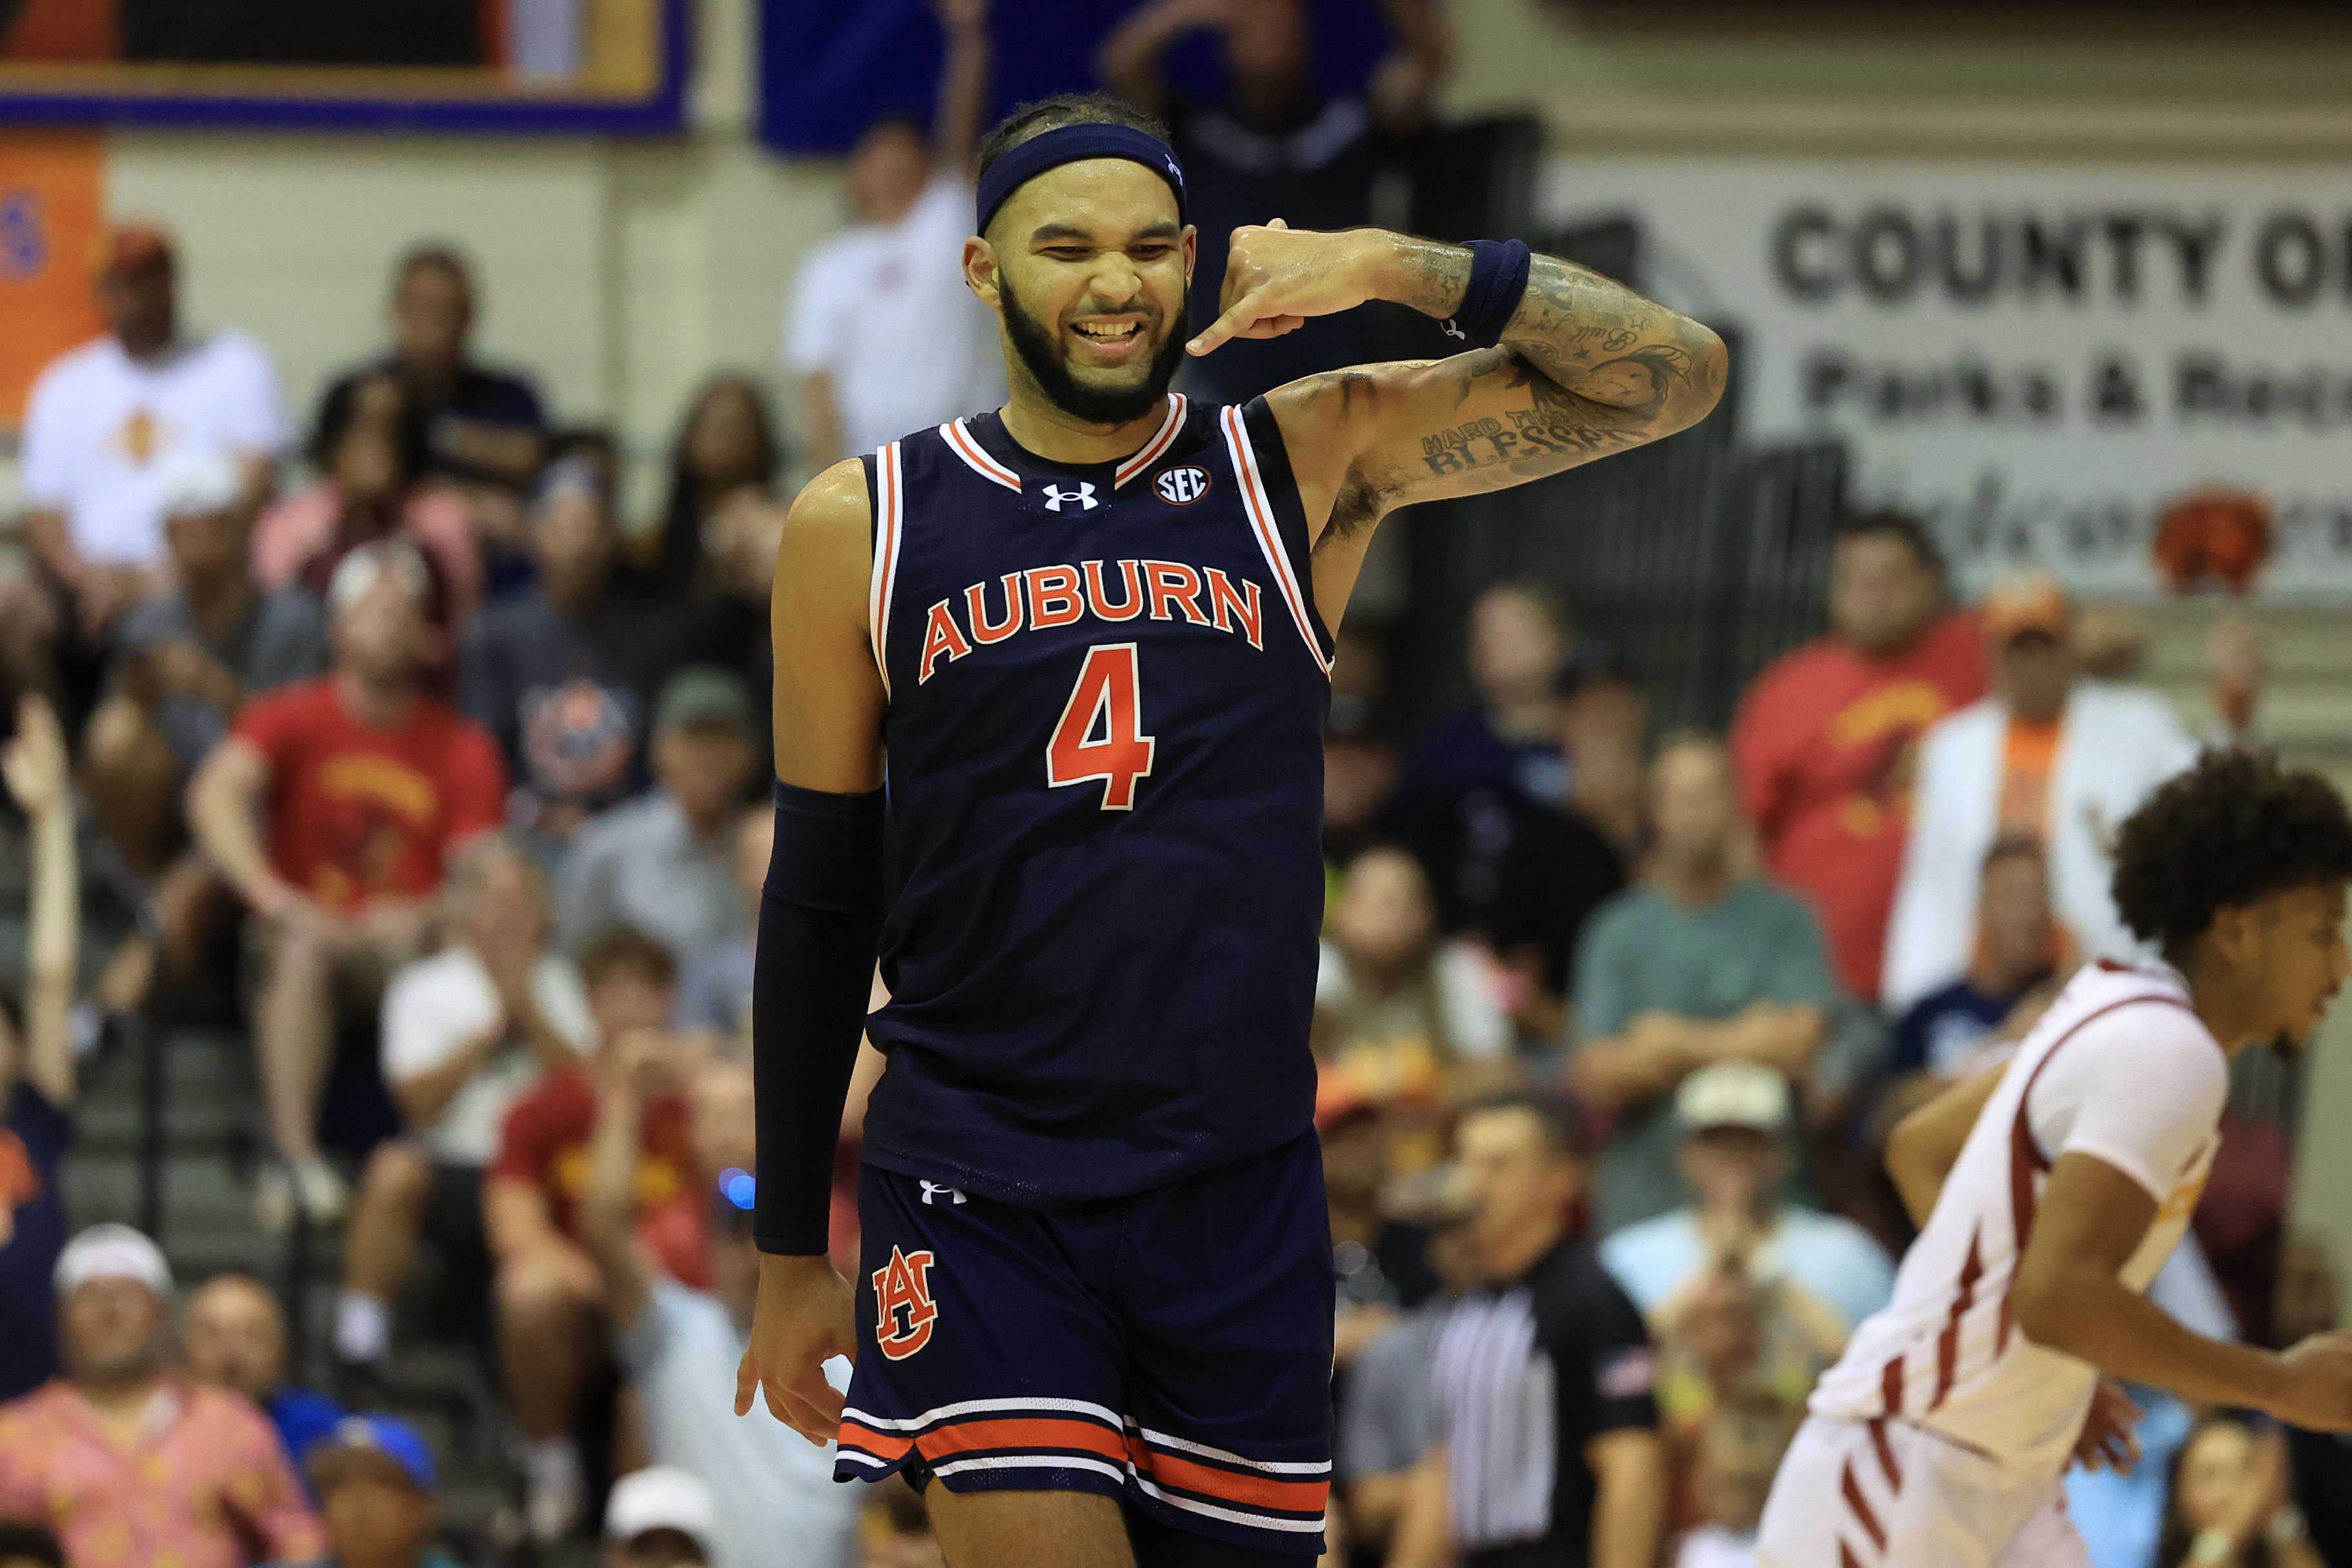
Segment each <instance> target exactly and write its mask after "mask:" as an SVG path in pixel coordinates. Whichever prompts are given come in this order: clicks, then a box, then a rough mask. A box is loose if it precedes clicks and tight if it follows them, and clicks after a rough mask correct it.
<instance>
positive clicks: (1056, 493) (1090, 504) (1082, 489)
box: [1045, 479, 1102, 512]
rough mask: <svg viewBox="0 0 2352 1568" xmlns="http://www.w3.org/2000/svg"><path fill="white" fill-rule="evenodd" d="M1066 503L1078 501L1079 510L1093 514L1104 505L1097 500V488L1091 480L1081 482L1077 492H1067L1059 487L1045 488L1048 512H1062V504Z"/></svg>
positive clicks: (1049, 486) (1050, 486)
mask: <svg viewBox="0 0 2352 1568" xmlns="http://www.w3.org/2000/svg"><path fill="white" fill-rule="evenodd" d="M1065 501H1076V503H1077V504H1078V510H1080V511H1081V512H1091V511H1093V510H1094V509H1095V508H1096V507H1099V506H1101V505H1102V503H1101V502H1100V501H1097V500H1096V499H1095V487H1094V485H1093V483H1092V482H1091V481H1089V480H1086V479H1081V480H1079V481H1078V487H1077V488H1076V489H1075V490H1065V489H1063V488H1062V487H1061V486H1059V485H1048V486H1045V509H1046V510H1047V511H1049V512H1058V511H1060V510H1061V509H1062V503H1063V502H1065Z"/></svg>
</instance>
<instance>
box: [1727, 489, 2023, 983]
mask: <svg viewBox="0 0 2352 1568" xmlns="http://www.w3.org/2000/svg"><path fill="white" fill-rule="evenodd" d="M1829 612H1830V630H1829V632H1828V633H1827V634H1826V635H1824V636H1821V637H1817V638H1815V639H1813V640H1812V641H1811V642H1810V643H1805V644H1804V645H1803V646H1802V647H1800V648H1797V649H1794V650H1792V651H1791V652H1790V653H1784V654H1782V655H1781V656H1780V658H1779V659H1778V660H1776V661H1774V662H1773V664H1771V665H1770V666H1769V667H1768V668H1767V669H1766V670H1765V671H1764V673H1763V674H1760V675H1759V676H1757V677H1756V684H1755V685H1751V686H1750V687H1748V695H1746V696H1745V697H1743V698H1741V699H1740V704H1739V715H1738V718H1737V719H1736V720H1735V721H1734V722H1733V724H1732V729H1731V749H1732V756H1733V758H1734V760H1735V761H1736V762H1737V763H1738V768H1739V792H1740V800H1741V802H1742V804H1743V805H1744V806H1745V807H1746V809H1747V812H1748V820H1749V821H1752V822H1754V823H1755V824H1756V831H1757V833H1758V835H1759V837H1760V838H1761V839H1762V841H1763V850H1764V863H1765V865H1766V866H1767V867H1768V868H1769V870H1770V871H1771V873H1772V874H1773V875H1774V876H1776V877H1779V878H1780V880H1781V881H1782V882H1784V883H1788V885H1789V886H1790V887H1792V888H1794V889H1796V890H1797V891H1798V892H1800V893H1801V894H1804V895H1805V896H1806V897H1808V898H1810V899H1811V900H1812V903H1813V906H1814V907H1815V908H1816V909H1817V910H1819V911H1820V912H1821V917H1822V926H1823V928H1824V931H1825V934H1826V935H1827V936H1828V938H1829V944H1830V952H1831V955H1832V957H1833V958H1834V959H1835V960H1836V963H1837V972H1838V977H1839V979H1840V980H1841V981H1843V984H1844V985H1845V988H1846V989H1847V990H1848V991H1850V992H1852V993H1853V995H1854V996H1856V997H1859V998H1862V999H1863V1000H1864V1001H1872V1000H1875V999H1876V998H1877V996H1878V987H1879V964H1880V959H1881V956H1882V953H1883V949H1884V947H1885V941H1886V916H1887V912H1888V910H1889V909H1890V908H1892V907H1893V905H1894V903H1895V881H1896V879H1897V877H1899V876H1900V875H1901V873H1902V870H1903V836H1904V826H1905V820H1906V813H1907V811H1908V809H1909V800H1910V793H1911V780H1912V775H1913V773H1914V771H1915V769H1916V765H1917V748H1918V742H1919V737H1921V736H1922V735H1924V734H1925V733H1926V732H1927V727H1928V726H1930V725H1932V724H1934V723H1935V722H1936V721H1937V719H1939V718H1942V717H1943V716H1945V715H1946V714H1948V713H1950V712H1951V711H1952V710H1953V709H1955V708H1958V707H1962V706H1966V705H1968V704H1969V703H1972V702H1974V701H1976V700H1977V699H1978V698H1979V697H1981V696H1982V695H1984V691H1985V671H1984V649H1983V640H1982V638H1981V636H1980V635H1979V632H1978V630H1977V622H1976V618H1975V617H1974V616H1973V615H1971V614H1969V612H1967V611H1964V610H1956V609H1954V608H1953V607H1952V604H1951V601H1950V599H1949V598H1948V595H1947V592H1946V588H1945V580H1944V562H1943V559H1942V557H1941V556H1940V555H1939V554H1938V553H1937V549H1936V547H1935V544H1934V541H1933V540H1931V539H1930V538H1928V536H1927V529H1926V528H1923V527H1922V526H1921V525H1920V524H1919V522H1918V520H1917V519H1916V518H1914V517H1909V516H1907V515H1906V514H1905V513H1901V512H1871V513H1865V514H1864V515H1863V516H1861V517H1856V518H1854V519H1853V520H1852V521H1850V522H1848V523H1847V524H1846V525H1845V526H1844V527H1843V528H1840V529H1839V530H1838V538H1837V544H1836V546H1835V547H1834V549H1832V553H1831V556H1830V584H1829Z"/></svg>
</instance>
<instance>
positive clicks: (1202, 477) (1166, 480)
mask: <svg viewBox="0 0 2352 1568" xmlns="http://www.w3.org/2000/svg"><path fill="white" fill-rule="evenodd" d="M1151 487H1152V488H1153V489H1154V490H1157V491H1159V492H1160V499H1161V500H1163V501H1165V502H1167V503H1168V504H1169V505H1170V506H1171V507H1189V506H1191V505H1192V503H1193V502H1195V501H1197V500H1199V499H1200V498H1201V497H1203V496H1205V495H1207V494H1208V493H1209V471H1208V470H1207V469H1206V468H1200V467H1194V466H1192V465H1190V464H1188V465H1185V466H1183V467H1181V468H1162V469H1161V470H1160V472H1159V473H1158V474H1156V475H1154V476H1152V480H1151Z"/></svg>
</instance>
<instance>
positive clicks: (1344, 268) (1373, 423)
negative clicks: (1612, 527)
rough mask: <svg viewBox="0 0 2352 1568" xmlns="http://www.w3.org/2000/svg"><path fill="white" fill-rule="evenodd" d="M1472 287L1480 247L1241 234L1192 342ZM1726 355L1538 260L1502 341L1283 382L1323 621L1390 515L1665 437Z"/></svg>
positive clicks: (1717, 377)
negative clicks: (1219, 310)
mask: <svg viewBox="0 0 2352 1568" xmlns="http://www.w3.org/2000/svg"><path fill="white" fill-rule="evenodd" d="M1469 284H1470V252H1469V251H1468V250H1467V249H1465V248H1464V247H1462V246H1449V245H1439V244H1437V243H1435V242H1433V241H1430V240H1421V239H1412V238H1409V237H1407V236H1405V235H1394V234H1389V233H1387V232H1385V231H1383V230H1380V229H1350V230H1348V231H1346V232H1345V233H1340V234H1315V233H1309V232H1307V231H1304V230H1293V229H1288V228H1286V227H1284V226H1282V225H1280V223H1278V222H1277V223H1276V224H1275V225H1272V226H1270V227H1266V228H1244V229H1239V230H1236V231H1235V232H1234V243H1233V253H1232V259H1231V260H1229V261H1228V262H1227V263H1226V267H1225V280H1224V294H1223V305H1224V313H1223V315H1221V316H1220V317H1219V318H1218V319H1217V320H1216V321H1215V322H1214V323H1213V324H1212V325H1211V326H1210V327H1209V329H1207V330H1206V331H1203V332H1202V333H1201V335H1200V336H1199V337H1197V338H1195V339H1193V340H1192V344H1191V348H1192V352H1194V353H1196V354H1201V353H1208V352H1210V351H1212V350H1214V348H1215V347H1216V345H1217V344H1219V343H1221V342H1223V341H1224V340H1227V339H1229V338H1271V337H1278V336H1280V335H1281V334H1282V333H1284V332H1286V331H1289V330H1291V329H1293V328H1295V327H1297V325H1298V324H1299V323H1300V322H1301V321H1303V320H1304V319H1306V318H1307V317H1309V316H1325V315H1330V314H1333V313H1335V312H1337V311H1340V310H1346V309H1349V308H1352V307H1354V306H1357V305H1360V304H1362V303H1363V302H1365V301H1366V300H1369V299H1386V300H1391V301H1392V302H1394V303H1396V304H1400V305H1408V306H1411V307H1412V308H1414V309H1416V310H1419V311H1421V312H1422V313H1423V315H1427V316H1433V317H1436V318H1437V319H1441V320H1443V319H1446V318H1449V317H1451V316H1453V315H1454V312H1455V311H1457V310H1458V309H1460V308H1461V306H1462V299H1463V294H1464V292H1465V290H1466V289H1467V288H1468V287H1469ZM1726 364H1727V361H1726V359H1725V355H1724V349H1723V341H1722V340H1721V339H1719V338H1717V336H1716V335H1715V334H1714V333H1713V332H1711V331H1709V330H1708V329H1706V327H1703V326H1701V325H1700V324H1699V323H1698V322H1696V321H1694V320H1691V319H1689V318H1688V317H1685V316H1681V315H1678V314H1676V313H1675V312H1674V311H1672V310H1669V309H1667V308H1665V307H1664V306H1663V305H1656V304H1653V303H1652V302H1651V301H1649V300H1647V299H1644V298H1642V297H1641V296H1640V295H1638V294H1635V293H1634V292H1633V290H1632V289H1630V288H1627V287H1624V286H1623V285H1622V284H1618V283H1612V282H1611V281H1610V280H1609V279H1608V278H1605V277H1601V275H1600V274H1598V273H1595V272H1591V271H1588V270H1586V269H1585V268H1583V267H1578V266H1576V265H1575V264H1574V263H1572V262H1566V261H1559V260H1557V259H1555V258H1553V257H1551V256H1537V257H1535V258H1534V263H1533V265H1532V266H1531V267H1529V269H1528V288H1527V294H1526V296H1525V298H1522V299H1521V300H1520V301H1519V306H1518V308H1517V311H1516V312H1514V313H1513V315H1512V317H1511V319H1510V324H1509V325H1508V326H1507V327H1506V328H1505V329H1504V331H1503V338H1502V341H1501V342H1499V343H1498V344H1496V346H1495V347H1494V348H1491V349H1478V350H1472V351H1470V352H1468V353H1463V354H1456V355H1454V356H1453V357H1452V358H1450V359H1444V360H1428V361H1407V362H1402V363H1396V364H1380V365H1361V366H1358V367H1356V368H1355V369H1352V370H1345V371H1332V372H1330V373H1328V374H1325V375H1320V376H1310V377H1308V378H1307V379H1306V380H1305V381H1299V382H1291V383H1290V384H1289V385H1288V386H1285V387H1280V388H1277V389H1276V391H1274V392H1272V393H1270V394H1268V396H1267V399H1266V401H1267V402H1268V404H1269V405H1270V406H1271V407H1272V408H1273V410H1274V413H1275V417H1276V421H1277V422H1278V423H1280V424H1281V426H1282V434H1283V439H1284V443H1285V444H1286V446H1287V447H1288V448H1289V451H1290V461H1291V466H1292V469H1293V471H1294V472H1295V473H1296V474H1297V477H1298V482H1299V488H1300V491H1301V493H1302V496H1303V497H1304V499H1305V500H1306V503H1307V524H1308V527H1309V528H1312V529H1313V530H1314V533H1315V538H1316V558H1317V559H1316V596H1317V599H1318V601H1320V607H1321V608H1322V610H1323V612H1324V616H1325V619H1326V621H1327V622H1331V623H1334V624H1336V623H1337V622H1338V619H1339V617H1338V614H1337V611H1338V610H1339V609H1340V608H1343V607H1344V606H1345V604H1346V601H1347V590H1348V588H1349V587H1350V586H1352V584H1353V582H1354V580H1355V569H1356V566H1357V565H1358V564H1359V563H1360V560H1361V558H1362V554H1363V548H1364V545H1365V543H1366V541H1367V540H1368V539H1369V538H1370V533H1371V529H1372V525H1373V524H1374V523H1376V522H1378V521H1379V520H1380V519H1381V517H1383V516H1385V515H1386V514H1387V513H1389V512H1391V511H1393V510H1394V509H1395V508H1397V507H1403V506H1410V505H1412V503H1413V502H1415V501H1430V500H1435V499H1437V498H1439V497H1445V496H1467V495H1474V494H1476V493H1478V492H1481V491H1486V490H1500V489H1504V488H1506V487H1507V486H1512V485H1523V484H1525V483H1527V482H1528V480H1530V479H1540V478H1542V477H1543V476H1546V475H1548V474H1557V473H1559V471H1560V470H1562V469H1564V468H1572V467H1574V466H1576V465H1578V464H1580V463H1590V462H1591V461H1592V460H1593V459H1594V458H1596V457H1605V456H1607V455H1609V454H1611V453H1612V452H1619V451H1622V450H1624V449H1625V448H1627V447H1629V446H1638V445H1640V444H1643V442H1646V441H1654V440H1656V439H1657V438H1658V437H1660V436H1662V435H1671V434H1674V433H1675V431H1678V430H1681V429H1684V428H1685V427H1686V426H1689V425H1692V424H1696V423H1698V422H1699V421H1700V420H1701V419H1703V418H1705V417H1706V413H1707V411H1708V410H1710V409H1712V408H1713V407H1714V406H1715V404H1716V400H1717V398H1719V397H1720V396H1722V393H1723V382H1724V374H1725V369H1726ZM1327 558H1328V559H1327ZM1335 599H1336V602H1334V601H1335Z"/></svg>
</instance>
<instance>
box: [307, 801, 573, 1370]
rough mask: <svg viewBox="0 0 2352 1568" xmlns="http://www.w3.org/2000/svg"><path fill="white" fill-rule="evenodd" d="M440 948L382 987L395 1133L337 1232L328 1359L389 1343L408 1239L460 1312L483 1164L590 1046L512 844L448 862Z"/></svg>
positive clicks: (472, 1266) (540, 891) (476, 1287)
mask: <svg viewBox="0 0 2352 1568" xmlns="http://www.w3.org/2000/svg"><path fill="white" fill-rule="evenodd" d="M442 916H443V919H444V921H445V922H446V927H447V930H448V936H449V940H448V946H446V947H444V948H443V949H442V950H441V951H440V952H439V953H437V954H435V955H434V956H432V957H429V958H423V959H419V960H417V961H416V962H415V963H413V964H410V965H408V966H407V967H404V968H403V969H401V970H400V971H399V972H398V973H396V974H394V976H393V977H392V980H391V983H390V984H389V985H387V986H386V987H385V988H384V993H383V1077H384V1083H385V1086H386V1087H387V1088H389V1089H390V1090H391V1091H392V1096H393V1100H394V1103H396V1104H397V1105H398V1106H399V1108H400V1113H401V1124H402V1129H403V1135H402V1136H401V1137H399V1138H395V1139H389V1140H387V1141H385V1142H383V1143H381V1144H378V1145H376V1146H375V1149H374V1151H373V1153H372V1154H371V1155H369V1156H368V1164H367V1171H366V1174H365V1176H363V1177H362V1180H361V1183H360V1195H359V1202H358V1205H357V1206H356V1207H355V1208H354V1209H353V1211H352V1224H351V1232H350V1234H349V1236H348V1237H346V1238H345V1239H344V1242H343V1289H342V1294H341V1297H340V1298H339V1299H338V1301H337V1303H336V1308H335V1354H336V1356H337V1357H338V1358H339V1359H340V1360H341V1361H342V1362H343V1363H345V1364H358V1365H373V1364H376V1363H380V1362H381V1361H383V1358H384V1356H385V1355H386V1354H388V1353H389V1352H390V1350H391V1344H392V1303H393V1299H394V1297H395V1296H396V1295H397V1294H398V1293H399V1291H400V1287H401V1285H402V1284H403V1282H404V1281H406V1279H407V1277H408V1267H409V1262H410V1260H411V1258H412V1257H413V1255H414V1254H415V1249H416V1241H417V1238H418V1237H419V1235H420V1234H421V1235H424V1236H425V1237H428V1238H429V1239H431V1241H432V1242H433V1245H434V1246H435V1248H436V1249H437V1250H438V1251H439V1253H440V1255H441V1259H442V1263H443V1267H444V1269H445V1270H446V1274H447V1276H448V1277H449V1279H450V1281H451V1283H452V1289H453V1292H454V1294H455V1295H456V1296H457V1298H458V1300H459V1301H460V1302H461V1303H462V1305H463V1308H464V1311H465V1316H466V1318H467V1322H469V1323H470V1322H475V1321H476V1320H477V1319H478V1318H479V1316H480V1315H481V1309H482V1307H483V1305H484V1304H485V1303H486V1301H487V1292H488V1287H489V1255H488V1252H487V1251H486V1250H485V1249H484V1245H483V1240H482V1172H483V1170H484V1168H485V1167H486V1166H488V1165H489V1163H490V1161H491V1160H492V1159H493V1158H494V1157H496V1155H497V1154H498V1152H499V1127H500V1126H501V1124H503V1123H504V1122H505V1120H506V1115H507V1113H508V1111H509V1110H510V1109H511V1108H512V1107H513V1106H514V1104H515V1103H516V1102H517V1101H518V1100H520V1099H521V1098H522V1097H523V1096H524V1095H525V1094H527V1093H529V1092H530V1091H531V1089H532V1087H533V1086H534V1085H536V1084H537V1083H538V1082H540V1080H541V1078H542V1077H543V1076H544V1075H546V1074H547V1073H549V1072H555V1071H562V1070H563V1069H564V1068H565V1067H568V1066H570V1065H572V1063H573V1062H575V1061H578V1060H579V1059H581V1058H582V1057H583V1056H585V1055H586V1054H587V1053H588V1051H590V1050H591V1049H593V1046H594V1044H595V1025H594V1023H593V1020H592V1019H590V1018H589V1014H588V998H587V994H586V991H585V989H584V988H583V986H582V984H581V980H580V972H579V971H578V970H577V969H575V968H574V967H572V961H571V960H570V959H569V958H566V957H564V956H562V954H559V953H552V952H550V951H548V941H549V938H550V937H551V936H552V935H553V932H554V915H553V914H552V912H551V908H550V905H549V899H548V889H547V875H546V873H544V872H543V871H541V869H540V867H539V864H538V862H535V861H533V860H532V859H531V858H530V855H528V854H527V853H525V852H523V851H522V850H521V849H520V848H519V847H518V846H517V845H516V844H514V843H513V842H512V841H509V840H507V839H505V838H502V837H499V836H495V835H485V836H484V837H482V838H479V839H477V840H476V841H474V842H472V843H471V844H468V845H467V847H466V848H465V850H464V851H463V852H460V853H459V854H458V856H457V860H456V862H454V863H453V864H452V866H451V867H450V873H449V883H448V888H447V892H446V896H445V897H444V899H443V904H442Z"/></svg>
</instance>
